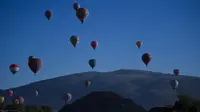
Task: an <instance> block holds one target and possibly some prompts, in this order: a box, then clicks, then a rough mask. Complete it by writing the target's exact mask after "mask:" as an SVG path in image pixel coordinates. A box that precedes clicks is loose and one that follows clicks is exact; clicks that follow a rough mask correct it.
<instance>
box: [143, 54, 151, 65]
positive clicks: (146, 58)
mask: <svg viewBox="0 0 200 112" xmlns="http://www.w3.org/2000/svg"><path fill="white" fill-rule="evenodd" d="M151 59H152V56H151V55H150V54H149V53H144V54H143V55H142V61H143V62H144V64H145V65H146V66H148V64H149V63H150V61H151Z"/></svg>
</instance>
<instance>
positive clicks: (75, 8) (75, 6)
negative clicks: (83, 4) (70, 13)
mask: <svg viewBox="0 0 200 112" xmlns="http://www.w3.org/2000/svg"><path fill="white" fill-rule="evenodd" d="M73 8H74V10H76V11H77V10H78V9H79V8H80V5H79V4H78V3H77V2H76V3H74V4H73Z"/></svg>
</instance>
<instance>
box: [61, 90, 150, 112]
mask: <svg viewBox="0 0 200 112" xmlns="http://www.w3.org/2000/svg"><path fill="white" fill-rule="evenodd" d="M59 112H147V111H146V110H145V109H144V108H142V107H140V106H138V105H136V104H135V103H134V102H133V101H132V100H130V99H124V98H122V97H121V96H119V95H117V94H115V93H113V92H106V91H105V92H92V93H90V94H89V95H87V96H85V97H82V98H80V99H78V100H76V101H75V102H73V103H72V104H70V105H66V106H64V107H63V108H62V109H61V110H59Z"/></svg>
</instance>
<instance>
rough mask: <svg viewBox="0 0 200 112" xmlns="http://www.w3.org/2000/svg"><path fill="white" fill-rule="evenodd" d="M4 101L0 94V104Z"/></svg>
mask: <svg viewBox="0 0 200 112" xmlns="http://www.w3.org/2000/svg"><path fill="white" fill-rule="evenodd" d="M2 103H4V97H3V96H0V104H2Z"/></svg>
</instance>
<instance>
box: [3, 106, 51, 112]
mask: <svg viewBox="0 0 200 112" xmlns="http://www.w3.org/2000/svg"><path fill="white" fill-rule="evenodd" d="M4 110H6V111H7V112H11V111H12V112H14V111H19V112H52V108H51V107H50V106H35V105H24V104H10V105H4V104H0V112H1V111H4Z"/></svg>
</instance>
